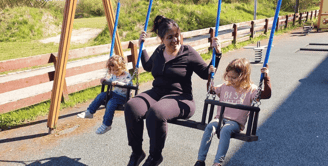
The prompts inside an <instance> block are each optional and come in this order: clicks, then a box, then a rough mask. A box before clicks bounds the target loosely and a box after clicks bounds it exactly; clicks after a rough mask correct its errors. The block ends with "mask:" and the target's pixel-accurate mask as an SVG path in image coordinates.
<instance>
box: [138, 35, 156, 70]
mask: <svg viewBox="0 0 328 166" xmlns="http://www.w3.org/2000/svg"><path fill="white" fill-rule="evenodd" d="M146 36H147V33H146V32H145V31H142V32H141V34H140V37H139V46H140V43H141V41H145V40H146ZM141 63H142V67H143V68H144V69H145V70H146V71H148V72H150V71H151V69H152V64H153V62H152V59H151V58H149V56H148V53H147V50H146V49H144V50H142V53H141Z"/></svg>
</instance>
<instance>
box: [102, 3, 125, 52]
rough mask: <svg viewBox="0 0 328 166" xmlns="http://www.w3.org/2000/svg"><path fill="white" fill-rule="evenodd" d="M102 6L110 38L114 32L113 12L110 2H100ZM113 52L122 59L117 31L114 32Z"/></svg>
mask: <svg viewBox="0 0 328 166" xmlns="http://www.w3.org/2000/svg"><path fill="white" fill-rule="evenodd" d="M102 1H103V4H104V9H105V15H106V19H107V24H108V29H109V32H110V33H111V36H113V31H114V24H115V16H114V11H113V7H112V3H111V0H102ZM114 51H115V54H116V55H120V56H122V57H124V54H123V50H122V46H121V42H120V36H119V34H118V31H116V34H115V46H114Z"/></svg>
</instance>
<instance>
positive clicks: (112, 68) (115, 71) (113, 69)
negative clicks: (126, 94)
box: [109, 66, 122, 76]
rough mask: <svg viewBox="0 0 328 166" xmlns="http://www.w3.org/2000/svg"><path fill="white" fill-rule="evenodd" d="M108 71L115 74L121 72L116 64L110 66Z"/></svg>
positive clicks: (117, 74)
mask: <svg viewBox="0 0 328 166" xmlns="http://www.w3.org/2000/svg"><path fill="white" fill-rule="evenodd" d="M109 72H110V73H111V74H114V75H116V76H120V75H121V74H122V71H120V69H119V68H118V67H116V66H114V67H111V68H110V70H109Z"/></svg>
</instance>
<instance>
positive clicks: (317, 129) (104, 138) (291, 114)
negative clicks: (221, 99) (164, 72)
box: [0, 33, 328, 166]
mask: <svg viewBox="0 0 328 166" xmlns="http://www.w3.org/2000/svg"><path fill="white" fill-rule="evenodd" d="M327 39H328V33H311V34H309V35H307V36H302V35H293V34H285V35H282V36H276V37H275V40H274V42H273V44H274V45H275V47H274V48H273V49H272V52H271V57H270V60H269V65H270V76H271V79H272V88H273V92H272V93H273V95H272V98H271V99H270V100H263V101H262V105H261V114H260V120H259V124H260V126H259V129H258V136H259V141H257V142H252V143H244V142H242V141H239V140H234V139H233V140H232V141H231V144H230V149H229V151H228V154H227V157H226V162H225V165H228V166H241V165H245V166H248V165H252V166H253V165H258V166H271V165H282V166H287V165H320V166H321V165H326V164H325V163H327V162H328V158H327V157H326V156H327V154H328V153H327V149H328V143H327V131H326V128H327V126H328V121H327V120H326V118H327V117H328V109H327V107H326V105H327V103H328V72H327V69H328V67H327V66H328V53H327V52H301V51H298V50H299V48H301V47H310V46H308V43H320V42H322V43H323V42H326V43H327ZM265 43H267V41H263V42H262V45H264V44H265ZM311 47H315V46H311ZM238 57H246V58H248V59H249V60H250V61H254V51H253V50H250V49H240V50H236V51H232V52H229V53H226V54H224V56H223V58H222V61H221V63H220V67H219V70H218V72H217V74H216V76H215V83H216V84H219V83H222V79H221V78H222V72H223V70H224V68H225V66H226V65H227V64H228V62H230V61H231V60H233V59H235V58H238ZM261 66H262V65H261V64H253V65H252V70H253V73H252V80H253V81H254V82H255V83H256V84H257V83H258V80H259V76H260V68H261ZM205 84H206V81H204V80H200V78H199V77H198V76H196V75H195V76H194V77H193V88H194V90H193V93H194V99H195V101H196V106H197V110H196V113H195V115H194V116H193V117H192V119H193V120H200V119H201V111H202V107H203V101H204V99H205V95H206V87H205ZM148 88H150V85H149V84H145V85H143V86H142V88H141V89H142V90H145V89H148ZM86 106H87V105H84V106H83V107H80V108H75V109H73V111H72V112H80V111H83V110H85V108H86ZM96 116H98V117H99V116H101V114H97V115H96ZM69 117H70V118H75V115H74V116H67V118H64V117H63V118H62V119H60V120H59V123H61V122H63V121H64V119H68V118H69ZM87 122H88V121H86V123H87ZM41 124H42V123H41ZM100 124H101V120H99V121H97V122H96V124H95V125H93V126H92V127H91V128H90V129H89V131H86V132H83V133H79V134H75V135H72V136H70V137H66V138H63V139H60V140H58V141H57V144H56V145H55V146H49V147H47V148H44V149H39V150H37V151H38V152H37V153H33V154H32V153H22V152H18V151H17V152H15V151H8V153H5V154H2V156H0V165H97V166H98V165H110V166H123V165H126V164H127V162H128V160H129V155H130V153H131V150H130V147H129V146H128V145H127V137H126V129H125V123H124V116H123V115H122V114H119V115H117V116H116V117H115V118H114V123H113V128H112V130H111V131H109V132H108V133H106V134H104V135H101V136H99V135H96V134H95V133H94V132H95V130H96V128H97V127H98V126H99V125H100ZM43 125H44V127H45V122H43ZM30 127H32V126H30ZM43 130H44V131H45V130H46V128H45V129H43ZM73 133H74V131H73ZM202 133H203V132H202V131H199V130H193V129H189V128H185V127H181V126H176V125H173V124H169V133H168V138H167V141H166V145H165V148H164V150H163V156H164V161H163V163H162V164H161V166H176V165H177V166H191V165H193V164H194V163H195V161H196V159H197V151H198V148H199V144H200V140H201V136H202ZM25 134H26V135H28V134H29V133H25ZM17 135H19V134H17ZM17 137H18V136H17ZM39 141H41V139H39ZM41 142H42V141H41ZM15 143H18V142H17V141H16V142H15V141H6V140H5V139H4V138H1V135H0V146H5V145H6V146H10V144H15ZM1 144H2V145H1ZM217 145H218V140H217V139H214V141H213V143H212V147H211V148H210V151H209V153H208V158H207V160H206V164H207V165H211V164H212V162H213V160H214V157H215V154H216V148H217ZM148 147H149V139H148V135H147V130H145V131H144V145H143V148H144V150H145V152H146V153H147V154H148ZM0 149H1V148H0ZM22 149H23V151H26V152H29V149H26V148H25V149H24V148H22ZM14 153H16V157H15V159H13V157H11V156H12V155H14ZM20 153H21V154H24V155H19V154H20Z"/></svg>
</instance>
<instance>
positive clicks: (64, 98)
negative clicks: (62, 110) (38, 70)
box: [48, 53, 69, 102]
mask: <svg viewBox="0 0 328 166" xmlns="http://www.w3.org/2000/svg"><path fill="white" fill-rule="evenodd" d="M51 62H53V63H54V67H55V72H54V73H53V74H52V73H51V74H48V76H49V80H50V81H52V80H54V79H55V74H56V65H57V57H56V56H55V55H54V54H52V53H51V54H50V58H49V63H51ZM49 73H50V72H49ZM68 99H69V96H68V90H67V84H66V78H65V79H64V87H63V95H62V100H61V101H62V102H65V101H67V100H68Z"/></svg>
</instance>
